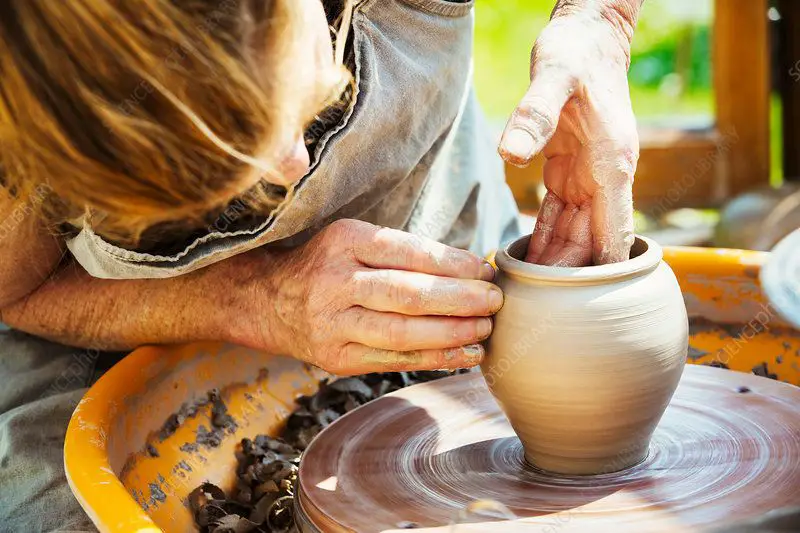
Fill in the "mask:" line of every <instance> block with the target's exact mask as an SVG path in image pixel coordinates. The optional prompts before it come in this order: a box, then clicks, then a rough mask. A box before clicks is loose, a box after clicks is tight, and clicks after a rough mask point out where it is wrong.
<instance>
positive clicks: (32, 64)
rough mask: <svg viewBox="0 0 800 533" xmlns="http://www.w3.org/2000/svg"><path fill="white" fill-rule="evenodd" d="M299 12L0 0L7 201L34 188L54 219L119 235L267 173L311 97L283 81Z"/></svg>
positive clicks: (200, 3)
mask: <svg viewBox="0 0 800 533" xmlns="http://www.w3.org/2000/svg"><path fill="white" fill-rule="evenodd" d="M351 9H352V4H351V3H350V2H348V3H347V8H346V9H345V16H344V17H342V18H349V13H350V12H351ZM301 11H302V9H301V8H300V7H298V3H297V2H296V0H195V1H192V2H188V1H186V2H176V1H175V0H105V1H102V2H98V1H96V0H69V1H65V2H62V1H50V0H9V1H7V2H2V3H0V183H2V186H3V187H5V188H6V189H7V190H8V191H9V192H10V193H11V194H12V195H13V196H14V197H15V198H17V199H18V200H19V201H25V200H26V198H29V197H31V195H32V194H36V192H37V191H40V190H42V187H43V186H44V187H46V188H47V190H48V191H50V192H51V194H50V195H49V197H48V201H47V202H40V203H41V204H42V205H45V206H46V207H47V214H48V215H49V216H50V217H51V219H52V220H53V221H54V222H60V221H64V220H74V219H80V218H82V217H83V216H84V215H86V214H87V213H94V214H96V215H98V217H97V218H98V219H102V222H101V223H100V225H101V226H102V232H103V233H105V234H108V235H113V236H115V237H116V238H118V239H120V240H126V241H135V240H136V239H137V238H138V236H139V235H140V234H141V232H142V231H143V230H144V229H146V228H147V227H149V226H152V225H154V224H159V223H163V222H170V221H177V220H183V219H191V218H196V217H199V216H202V215H203V214H204V213H208V212H209V211H213V210H215V209H219V208H220V207H223V206H224V205H225V204H226V203H227V202H229V201H230V200H231V199H233V198H235V197H236V196H237V195H239V194H242V193H243V192H244V191H245V190H246V189H248V188H249V187H250V186H252V185H253V179H252V176H253V171H254V170H255V171H257V172H260V173H269V172H275V170H274V169H275V168H276V165H277V163H278V159H277V158H278V157H279V156H280V155H281V151H282V150H285V148H286V146H285V143H286V141H287V139H291V138H296V137H299V136H300V135H301V134H302V129H303V126H304V125H305V124H306V123H307V122H308V121H309V120H310V119H311V118H312V117H313V116H314V114H315V113H316V112H318V111H319V110H320V106H321V105H323V102H308V101H301V99H300V98H298V96H297V94H296V91H294V90H293V86H292V84H291V83H290V80H291V76H292V71H293V69H292V61H293V60H294V57H295V56H296V50H297V47H299V46H303V44H304V43H301V42H300V33H299V31H298V30H299V29H300V28H301V27H302V25H303V24H304V20H303V19H304V17H303V13H302V12H301ZM343 31H344V32H345V38H346V31H347V29H346V27H345V29H344V30H343ZM341 44H342V43H337V47H338V46H339V45H341ZM338 54H339V51H338V50H337V56H338ZM342 70H343V71H344V68H342ZM344 80H346V75H345V74H343V75H342V80H339V82H337V86H335V87H334V86H331V87H324V88H321V90H320V94H325V93H328V94H335V93H336V91H341V89H342V87H341V86H339V85H338V83H340V82H341V81H344ZM326 83H327V82H326ZM292 136H295V137H292ZM281 143H284V144H281ZM257 154H270V157H271V159H266V158H264V157H258V156H257ZM248 176H250V178H249V179H248ZM251 197H252V195H251ZM272 201H274V199H273V200H271V199H269V198H268V197H265V198H264V202H266V203H270V202H272ZM267 207H269V206H267Z"/></svg>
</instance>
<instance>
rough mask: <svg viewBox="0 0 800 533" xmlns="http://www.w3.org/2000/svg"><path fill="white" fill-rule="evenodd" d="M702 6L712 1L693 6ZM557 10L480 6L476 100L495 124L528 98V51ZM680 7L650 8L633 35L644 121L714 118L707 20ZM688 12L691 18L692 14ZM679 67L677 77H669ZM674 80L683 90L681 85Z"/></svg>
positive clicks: (542, 2)
mask: <svg viewBox="0 0 800 533" xmlns="http://www.w3.org/2000/svg"><path fill="white" fill-rule="evenodd" d="M665 1H666V0H665ZM670 1H671V2H675V0H670ZM704 1H705V2H707V1H708V0H696V2H695V3H699V4H703V2H704ZM554 3H555V0H479V1H478V2H477V3H476V37H475V38H476V46H475V77H476V80H475V81H476V86H477V91H478V97H479V98H480V100H481V103H482V104H483V106H484V109H485V110H486V112H487V114H488V115H489V117H490V118H492V119H495V120H498V121H502V120H504V119H505V117H507V116H508V114H509V113H510V112H511V111H512V110H513V109H514V107H515V106H516V104H517V102H518V101H519V99H520V97H521V96H522V95H523V94H524V93H525V90H526V88H527V85H528V75H529V74H528V72H529V58H530V48H531V46H532V45H533V42H534V41H535V40H536V36H537V35H538V34H539V32H540V31H541V29H542V28H543V27H544V26H545V24H546V23H547V21H548V19H549V16H550V11H551V10H552V8H553V5H554ZM677 3H682V4H684V5H685V6H690V4H689V3H688V1H687V0H683V1H682V2H676V3H673V4H671V5H668V4H665V3H663V1H662V2H659V1H650V2H646V3H645V9H644V11H643V14H642V17H641V19H640V21H639V26H638V28H637V30H636V36H635V38H634V42H633V47H632V54H631V55H632V57H631V71H630V77H629V79H630V82H631V96H632V99H633V105H634V110H635V111H636V114H637V117H639V119H640V120H642V119H645V120H646V119H648V118H657V117H662V116H675V115H684V114H686V115H706V116H710V115H711V114H712V113H713V96H712V91H711V84H712V75H711V48H710V46H711V37H710V28H709V22H710V21H709V20H708V17H707V16H705V15H703V14H702V13H701V14H700V15H698V14H697V12H696V11H697V10H696V9H695V13H693V14H691V13H690V14H689V15H686V14H685V13H681V12H680V8H676V7H675V5H676V4H677ZM701 7H702V6H701ZM676 10H677V11H676ZM686 10H688V11H690V12H691V11H692V8H691V7H686ZM700 11H702V10H700ZM676 12H677V14H676ZM678 67H680V68H681V77H680V78H676V76H674V75H672V73H673V72H674V71H675V69H676V68H678ZM677 80H681V81H682V84H680V83H679V84H678V86H676V85H675V82H676V81H677Z"/></svg>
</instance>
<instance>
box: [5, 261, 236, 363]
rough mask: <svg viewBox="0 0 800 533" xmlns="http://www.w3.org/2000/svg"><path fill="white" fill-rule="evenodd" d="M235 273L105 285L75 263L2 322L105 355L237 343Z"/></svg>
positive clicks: (216, 268) (9, 309) (215, 271)
mask: <svg viewBox="0 0 800 533" xmlns="http://www.w3.org/2000/svg"><path fill="white" fill-rule="evenodd" d="M222 263H226V262H224V261H223V262H222ZM230 268H231V267H230V265H226V264H218V265H213V266H211V267H208V268H206V269H202V270H200V271H197V272H194V273H191V274H188V275H184V276H179V277H176V278H168V279H153V280H104V279H96V278H93V277H91V276H89V275H88V274H86V272H85V271H84V270H83V269H82V268H81V267H80V266H78V265H76V264H74V263H70V264H67V265H65V266H62V267H61V269H60V270H59V271H58V272H56V273H55V274H54V276H53V277H52V278H51V279H49V280H48V281H47V282H45V283H44V284H43V285H42V286H40V287H39V288H38V289H37V290H36V291H34V292H33V293H31V294H30V295H28V296H27V297H25V298H23V299H21V300H18V301H17V302H15V303H13V304H11V305H8V306H6V307H5V308H4V309H2V311H0V320H2V322H4V323H5V324H7V325H9V326H11V327H13V328H15V329H19V330H22V331H26V332H28V333H31V334H33V335H37V336H41V337H44V338H48V339H51V340H54V341H57V342H60V343H64V344H69V345H74V346H80V347H91V348H96V349H107V350H127V349H132V348H135V347H136V346H139V345H142V344H172V343H183V342H190V341H197V340H223V341H232V340H234V337H235V336H236V334H235V332H234V331H233V328H234V325H235V322H236V320H237V307H238V306H239V304H238V298H237V290H236V287H233V286H231V285H232V284H235V280H234V279H232V278H233V276H231V275H230V273H229V272H226V269H230Z"/></svg>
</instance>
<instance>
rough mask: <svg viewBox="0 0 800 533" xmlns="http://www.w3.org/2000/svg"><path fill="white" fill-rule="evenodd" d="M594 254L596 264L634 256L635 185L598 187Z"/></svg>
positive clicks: (614, 261) (593, 233)
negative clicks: (632, 247) (632, 251)
mask: <svg viewBox="0 0 800 533" xmlns="http://www.w3.org/2000/svg"><path fill="white" fill-rule="evenodd" d="M592 235H593V236H594V239H593V243H592V255H593V259H594V264H595V265H605V264H607V263H617V262H621V261H625V260H627V259H628V258H629V257H630V253H631V246H633V241H634V232H633V184H632V182H629V183H627V184H624V183H623V184H617V185H615V186H605V187H601V188H600V189H598V191H597V192H596V193H595V196H594V198H593V200H592Z"/></svg>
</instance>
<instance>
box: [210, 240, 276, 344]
mask: <svg viewBox="0 0 800 533" xmlns="http://www.w3.org/2000/svg"><path fill="white" fill-rule="evenodd" d="M270 259H271V258H270V257H269V255H268V253H267V252H265V251H264V250H263V249H256V250H253V251H251V252H247V253H244V254H240V255H237V256H234V257H231V258H229V259H226V260H224V261H220V262H219V263H216V264H214V265H211V266H210V267H208V268H206V269H204V271H205V278H206V281H205V286H206V287H209V290H210V294H211V295H213V297H214V300H215V301H216V302H219V305H218V306H216V309H215V310H214V312H213V314H212V316H211V317H210V321H211V322H212V325H211V327H212V328H213V329H214V331H217V332H219V338H220V339H221V340H223V341H225V342H230V343H232V344H236V345H239V346H245V347H248V348H253V349H257V350H262V351H265V352H269V353H273V354H275V353H281V352H283V351H284V350H283V347H284V346H285V344H284V343H282V342H281V341H280V339H279V335H278V328H277V327H276V322H277V320H276V319H275V317H273V314H274V313H273V312H272V311H273V310H274V308H273V305H272V302H273V301H274V300H273V299H272V298H269V299H267V298H265V295H271V296H275V293H271V292H270V291H269V290H268V288H266V287H265V286H266V285H269V284H270V283H271V282H272V279H271V278H272V277H273V276H274V269H273V268H272V266H273V265H271V264H269V263H270V262H272V261H270Z"/></svg>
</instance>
